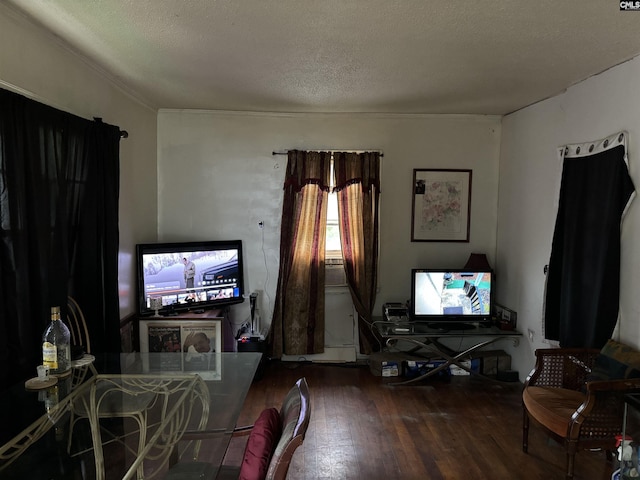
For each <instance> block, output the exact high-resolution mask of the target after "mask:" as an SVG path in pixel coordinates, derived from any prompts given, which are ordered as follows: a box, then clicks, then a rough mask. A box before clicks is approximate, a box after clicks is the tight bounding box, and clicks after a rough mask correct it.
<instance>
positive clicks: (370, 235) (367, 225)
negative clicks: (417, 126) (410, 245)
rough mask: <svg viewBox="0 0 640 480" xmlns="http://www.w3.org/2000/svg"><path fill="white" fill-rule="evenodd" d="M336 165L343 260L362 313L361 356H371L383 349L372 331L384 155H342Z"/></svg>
mask: <svg viewBox="0 0 640 480" xmlns="http://www.w3.org/2000/svg"><path fill="white" fill-rule="evenodd" d="M333 161H334V171H335V177H336V182H335V185H336V186H335V190H336V192H337V193H338V218H339V222H340V242H341V244H342V256H343V259H344V266H345V271H346V275H347V282H348V284H349V289H350V291H351V297H352V299H353V304H354V306H355V308H356V310H357V311H358V332H359V339H360V352H361V353H364V354H369V353H371V352H372V351H373V350H374V349H377V348H378V347H379V345H380V344H379V342H378V340H377V339H376V337H375V336H374V334H373V332H372V329H371V328H370V325H371V321H372V316H373V306H374V304H375V301H376V286H377V271H378V209H379V199H380V154H379V153H377V152H365V153H343V152H340V153H334V160H333Z"/></svg>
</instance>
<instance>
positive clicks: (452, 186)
mask: <svg viewBox="0 0 640 480" xmlns="http://www.w3.org/2000/svg"><path fill="white" fill-rule="evenodd" d="M413 186H414V191H413V224H412V232H411V233H412V235H411V240H412V241H463V242H468V241H469V204H470V195H471V170H414V182H413Z"/></svg>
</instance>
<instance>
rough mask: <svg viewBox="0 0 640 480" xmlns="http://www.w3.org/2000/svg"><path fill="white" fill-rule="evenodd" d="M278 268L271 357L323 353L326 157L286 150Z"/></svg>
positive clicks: (314, 153)
mask: <svg viewBox="0 0 640 480" xmlns="http://www.w3.org/2000/svg"><path fill="white" fill-rule="evenodd" d="M288 157H289V158H288V163H287V172H286V177H285V183H284V201H283V205H282V224H281V233H280V267H279V272H278V286H277V291H276V300H275V307H274V311H273V318H272V321H271V329H270V332H269V336H268V339H267V342H268V345H269V347H270V350H271V354H272V356H274V357H281V356H282V354H283V353H284V354H287V355H305V354H313V353H322V352H323V351H324V275H325V272H324V255H325V232H326V218H327V198H328V191H329V178H330V165H331V153H328V152H302V151H298V150H290V151H289V154H288Z"/></svg>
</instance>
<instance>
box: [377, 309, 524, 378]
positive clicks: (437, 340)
mask: <svg viewBox="0 0 640 480" xmlns="http://www.w3.org/2000/svg"><path fill="white" fill-rule="evenodd" d="M435 326H438V327H443V329H439V328H434V327H435ZM371 327H372V331H373V334H374V336H375V337H376V338H378V339H381V340H384V341H385V345H384V346H385V347H386V348H387V349H391V350H395V351H398V350H399V351H401V352H405V353H409V354H416V355H419V356H421V357H424V358H426V359H431V358H438V359H442V360H444V361H443V362H442V364H440V365H439V366H438V367H436V368H434V369H433V370H430V371H428V372H427V373H425V374H423V375H420V376H418V377H415V378H412V379H410V380H406V381H403V382H396V383H392V384H391V385H406V384H411V383H415V382H419V381H420V380H424V379H425V378H427V377H430V376H432V375H437V374H438V372H440V371H442V370H444V369H446V368H449V367H450V366H451V365H457V366H458V367H460V368H462V369H463V370H466V371H467V372H469V373H470V374H472V375H475V376H478V377H482V378H485V379H487V380H492V381H496V382H500V380H498V379H496V378H492V377H488V376H486V375H483V374H482V373H480V372H478V371H475V370H472V369H471V368H470V366H469V365H468V364H465V363H464V362H465V360H468V359H469V358H471V357H472V356H473V353H474V352H476V351H477V350H479V349H481V348H483V347H486V346H488V345H491V344H493V343H495V342H497V341H499V340H503V339H504V340H506V339H509V340H511V341H512V342H513V345H514V346H517V345H518V343H519V341H520V337H522V333H520V332H518V331H516V330H501V329H499V328H497V327H494V326H489V327H487V326H484V325H482V326H481V325H476V324H469V323H467V324H463V323H440V322H421V321H414V322H389V321H384V320H382V321H379V320H374V322H373V323H372V324H371ZM451 327H453V328H451ZM443 339H456V340H460V341H462V340H469V341H470V342H471V346H469V347H467V348H466V349H464V350H463V351H454V350H452V349H451V348H449V347H447V346H446V345H444V344H443V343H442V342H441V340H443ZM400 346H405V347H406V346H408V347H409V350H406V349H400V348H399V347H400ZM381 347H382V344H381Z"/></svg>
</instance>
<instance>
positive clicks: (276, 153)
mask: <svg viewBox="0 0 640 480" xmlns="http://www.w3.org/2000/svg"><path fill="white" fill-rule="evenodd" d="M312 151H317V152H320V151H322V152H330V153H336V152H347V153H364V152H378V153H379V154H380V156H381V157H384V153H382V151H381V150H312ZM288 154H289V150H285V151H283V152H276V151H273V152H271V155H288Z"/></svg>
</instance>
